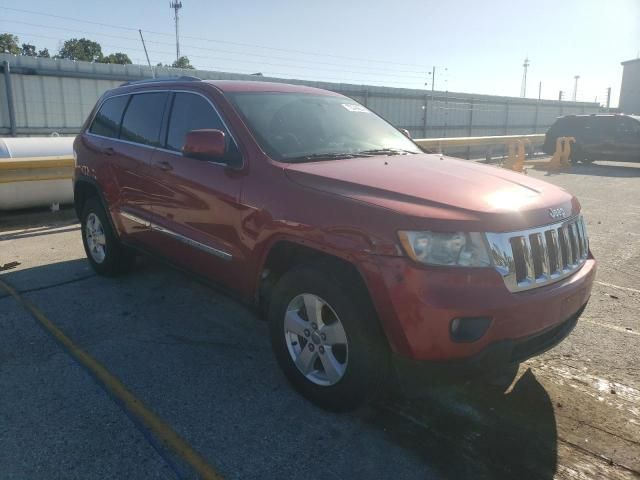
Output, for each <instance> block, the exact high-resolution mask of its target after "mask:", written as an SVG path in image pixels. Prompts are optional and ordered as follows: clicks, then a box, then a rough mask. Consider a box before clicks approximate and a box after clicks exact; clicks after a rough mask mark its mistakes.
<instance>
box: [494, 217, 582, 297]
mask: <svg viewBox="0 0 640 480" xmlns="http://www.w3.org/2000/svg"><path fill="white" fill-rule="evenodd" d="M487 240H488V241H489V247H490V251H491V255H492V257H493V262H494V265H495V266H496V269H497V270H498V272H500V274H501V275H502V277H503V278H504V283H505V285H506V286H507V288H508V289H509V290H510V291H512V292H520V291H522V290H529V289H531V288H536V287H541V286H543V285H548V284H550V283H553V282H556V281H558V280H561V279H563V278H565V277H568V276H569V275H571V274H572V273H574V272H575V271H576V270H578V269H579V268H580V267H581V266H582V265H583V264H584V263H585V262H586V260H587V256H588V255H589V240H588V238H587V230H586V228H585V224H584V219H583V218H582V215H578V216H576V217H573V218H570V219H568V220H563V221H562V222H559V223H555V224H552V225H546V226H544V227H539V228H533V229H530V230H523V231H520V232H509V233H489V234H487Z"/></svg>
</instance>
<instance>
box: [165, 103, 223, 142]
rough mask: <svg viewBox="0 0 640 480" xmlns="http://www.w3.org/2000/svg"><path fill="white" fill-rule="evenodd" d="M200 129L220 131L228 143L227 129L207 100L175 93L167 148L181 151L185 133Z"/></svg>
mask: <svg viewBox="0 0 640 480" xmlns="http://www.w3.org/2000/svg"><path fill="white" fill-rule="evenodd" d="M202 128H215V129H217V130H222V131H223V132H225V134H226V135H227V142H229V140H228V139H229V135H228V132H227V129H226V128H224V124H223V123H222V120H221V119H220V117H219V116H218V114H217V113H216V111H215V110H214V109H213V107H212V106H211V104H209V102H208V101H207V100H205V99H204V98H203V97H201V96H200V95H195V94H192V93H176V95H175V97H174V100H173V108H172V109H171V118H170V119H169V128H168V130H167V148H168V149H169V150H175V151H177V152H180V151H182V146H183V145H184V137H185V135H186V134H187V132H190V131H191V130H199V129H202ZM227 144H228V143H227Z"/></svg>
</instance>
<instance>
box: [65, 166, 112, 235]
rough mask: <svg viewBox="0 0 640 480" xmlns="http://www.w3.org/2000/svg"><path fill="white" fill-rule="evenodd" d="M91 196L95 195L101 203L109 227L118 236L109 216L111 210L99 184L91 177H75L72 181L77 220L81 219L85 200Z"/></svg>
mask: <svg viewBox="0 0 640 480" xmlns="http://www.w3.org/2000/svg"><path fill="white" fill-rule="evenodd" d="M93 197H96V198H97V199H98V201H99V202H100V204H101V205H102V208H103V209H104V211H105V213H106V215H107V219H108V220H109V224H110V226H111V229H112V230H113V232H114V233H115V234H116V236H118V229H117V228H116V226H115V224H114V223H113V218H111V211H110V210H109V207H108V205H107V202H106V201H105V199H104V195H103V194H102V190H101V189H100V185H99V184H98V182H97V181H96V180H95V179H94V178H91V177H86V176H79V177H77V178H76V179H75V181H74V183H73V206H74V209H75V211H76V215H77V217H78V220H80V221H82V212H83V210H84V206H85V204H86V202H87V200H88V199H89V198H93Z"/></svg>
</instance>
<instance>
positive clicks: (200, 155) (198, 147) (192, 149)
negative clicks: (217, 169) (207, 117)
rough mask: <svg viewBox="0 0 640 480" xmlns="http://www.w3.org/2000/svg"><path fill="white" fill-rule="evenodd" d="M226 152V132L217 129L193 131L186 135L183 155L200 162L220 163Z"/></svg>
mask: <svg viewBox="0 0 640 480" xmlns="http://www.w3.org/2000/svg"><path fill="white" fill-rule="evenodd" d="M225 152H226V140H225V135H224V132H223V131H221V130H215V129H202V130H191V131H190V132H188V133H187V134H186V135H185V138H184V146H183V147H182V153H183V154H184V155H185V156H186V157H191V158H196V159H198V160H211V161H219V160H221V159H222V157H224V155H225Z"/></svg>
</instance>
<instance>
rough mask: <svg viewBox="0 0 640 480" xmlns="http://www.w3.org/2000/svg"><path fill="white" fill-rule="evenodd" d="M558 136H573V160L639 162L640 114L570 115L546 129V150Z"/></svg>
mask: <svg viewBox="0 0 640 480" xmlns="http://www.w3.org/2000/svg"><path fill="white" fill-rule="evenodd" d="M558 137H574V138H575V139H576V143H575V144H574V145H572V146H571V160H572V161H573V162H574V163H575V162H578V161H580V162H584V163H587V162H589V163H590V162H593V161H594V160H626V161H632V162H634V161H635V162H640V117H638V116H633V115H623V114H618V115H611V114H609V115H567V116H565V117H560V118H558V119H557V120H556V121H555V123H554V124H553V125H551V127H550V128H549V130H548V131H547V135H546V137H545V140H544V146H543V148H542V149H543V150H544V152H545V153H547V154H549V155H551V154H553V152H554V151H555V149H556V139H557V138H558Z"/></svg>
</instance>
